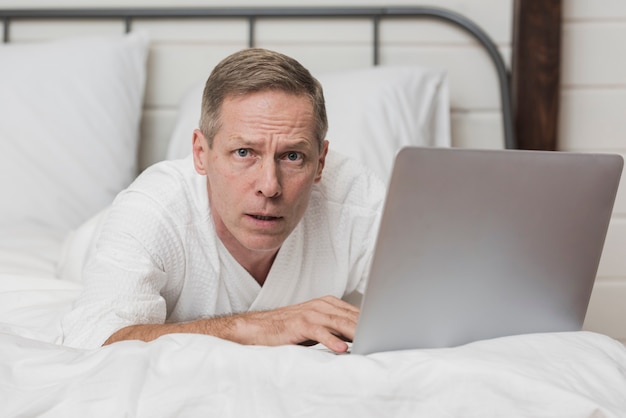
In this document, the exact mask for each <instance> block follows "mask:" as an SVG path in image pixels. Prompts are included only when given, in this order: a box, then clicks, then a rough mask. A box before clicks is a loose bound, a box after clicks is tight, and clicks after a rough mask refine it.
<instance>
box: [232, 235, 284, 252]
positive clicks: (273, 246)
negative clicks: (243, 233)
mask: <svg viewBox="0 0 626 418" xmlns="http://www.w3.org/2000/svg"><path fill="white" fill-rule="evenodd" d="M286 239H287V237H259V238H252V237H246V239H244V240H242V241H240V242H241V244H243V246H244V247H246V248H247V249H248V250H250V251H257V252H268V253H271V252H276V251H278V250H279V249H280V247H281V246H282V245H283V242H285V240H286Z"/></svg>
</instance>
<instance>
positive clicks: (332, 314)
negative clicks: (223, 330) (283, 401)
mask: <svg viewBox="0 0 626 418" xmlns="http://www.w3.org/2000/svg"><path fill="white" fill-rule="evenodd" d="M358 316H359V309H358V308H356V307H354V306H352V305H350V304H349V303H347V302H344V301H342V300H341V299H338V298H336V297H334V296H326V297H323V298H319V299H313V300H310V301H308V302H304V303H300V304H297V305H291V306H285V307H282V308H278V309H274V310H271V311H264V312H251V313H246V314H243V315H239V316H236V317H234V319H235V320H236V322H237V328H239V327H241V328H240V331H241V332H240V334H241V336H242V337H243V338H244V340H242V341H240V342H242V343H244V344H258V345H282V344H299V343H303V342H306V341H311V340H312V341H317V342H319V343H322V344H323V345H325V346H326V347H328V348H330V349H331V350H333V351H336V352H344V351H346V350H347V349H348V345H347V344H346V343H345V341H352V339H353V338H354V331H355V329H356V322H357V319H358Z"/></svg>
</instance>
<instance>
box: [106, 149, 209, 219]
mask: <svg viewBox="0 0 626 418" xmlns="http://www.w3.org/2000/svg"><path fill="white" fill-rule="evenodd" d="M203 178H204V177H203V176H200V175H199V174H198V173H197V172H196V171H195V169H194V167H193V160H192V159H191V157H188V158H185V159H180V160H167V161H161V162H158V163H155V164H153V165H152V166H150V167H148V168H147V169H145V170H144V171H143V172H142V173H141V174H140V175H139V176H138V177H137V179H136V180H135V181H134V182H133V183H132V184H131V185H130V186H129V187H128V188H127V189H126V190H125V191H124V192H122V193H121V194H120V196H118V199H131V200H135V199H140V201H146V200H147V201H151V202H153V203H154V204H156V205H158V206H161V207H164V208H166V209H167V211H168V212H171V213H176V212H178V211H179V210H183V211H188V210H189V208H191V207H206V202H205V201H206V182H203Z"/></svg>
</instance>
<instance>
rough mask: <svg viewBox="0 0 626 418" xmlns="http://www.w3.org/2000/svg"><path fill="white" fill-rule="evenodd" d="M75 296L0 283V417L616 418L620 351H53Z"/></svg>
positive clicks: (168, 343)
mask: <svg viewBox="0 0 626 418" xmlns="http://www.w3.org/2000/svg"><path fill="white" fill-rule="evenodd" d="M79 291H80V285H79V284H76V283H71V282H66V281H60V280H55V279H51V278H45V277H36V276H28V275H7V274H5V275H0V416H1V417H86V416H89V417H204V416H216V417H246V416H254V417H303V416H323V417H336V416H337V417H338V416H342V417H343V416H358V417H381V416H398V417H405V416H424V417H594V418H597V417H624V416H626V348H625V347H624V346H623V345H622V344H620V343H619V342H617V341H615V340H613V339H611V338H609V337H606V336H603V335H600V334H595V333H590V332H574V333H562V334H535V335H525V336H515V337H507V338H501V339H495V340H490V341H480V342H476V343H473V344H468V345H465V346H461V347H456V348H449V349H438V350H409V351H399V352H388V353H379V354H373V355H369V356H357V355H334V354H331V353H328V352H325V351H321V350H316V349H315V348H310V347H309V348H307V347H301V346H284V347H252V346H242V345H238V344H235V343H231V342H227V341H223V340H219V339H217V338H213V337H208V336H200V335H187V334H178V335H170V336H166V337H162V338H160V339H158V340H156V341H153V342H151V343H142V342H136V341H129V342H123V343H118V344H114V345H112V346H107V347H103V348H99V349H95V350H77V349H71V348H67V347H63V346H60V345H57V344H55V342H56V341H57V339H58V337H59V318H60V317H61V315H62V314H63V313H64V312H65V311H66V310H67V309H69V307H70V305H71V302H72V301H73V300H74V298H75V297H76V296H77V295H78V292H79Z"/></svg>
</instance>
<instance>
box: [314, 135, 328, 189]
mask: <svg viewBox="0 0 626 418" xmlns="http://www.w3.org/2000/svg"><path fill="white" fill-rule="evenodd" d="M326 154H328V141H327V140H324V142H323V143H322V152H321V153H320V158H319V160H318V165H317V174H316V176H315V183H319V182H320V180H322V171H323V170H324V165H325V164H326Z"/></svg>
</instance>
